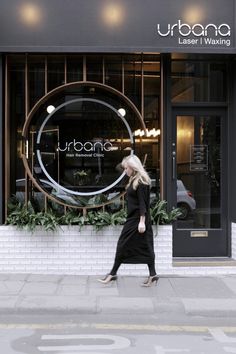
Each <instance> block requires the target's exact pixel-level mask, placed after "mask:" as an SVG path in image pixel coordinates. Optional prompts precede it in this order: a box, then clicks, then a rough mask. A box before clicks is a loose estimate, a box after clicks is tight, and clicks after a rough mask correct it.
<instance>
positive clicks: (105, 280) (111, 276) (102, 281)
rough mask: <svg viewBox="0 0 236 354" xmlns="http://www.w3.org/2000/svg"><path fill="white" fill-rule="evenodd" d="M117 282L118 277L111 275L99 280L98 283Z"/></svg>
mask: <svg viewBox="0 0 236 354" xmlns="http://www.w3.org/2000/svg"><path fill="white" fill-rule="evenodd" d="M115 280H117V275H111V274H107V275H106V276H105V278H103V279H97V281H99V282H100V283H102V284H108V283H110V282H111V281H115Z"/></svg>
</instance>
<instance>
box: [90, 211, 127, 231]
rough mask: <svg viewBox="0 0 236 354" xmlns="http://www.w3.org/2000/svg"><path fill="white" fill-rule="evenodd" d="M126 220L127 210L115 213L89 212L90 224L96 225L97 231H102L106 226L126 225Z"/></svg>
mask: <svg viewBox="0 0 236 354" xmlns="http://www.w3.org/2000/svg"><path fill="white" fill-rule="evenodd" d="M125 220H126V210H124V209H122V210H119V211H117V212H115V213H109V212H107V211H98V212H89V213H88V222H89V224H92V225H94V227H95V229H96V230H97V231H99V230H101V229H102V228H103V227H104V226H116V225H122V224H124V222H125Z"/></svg>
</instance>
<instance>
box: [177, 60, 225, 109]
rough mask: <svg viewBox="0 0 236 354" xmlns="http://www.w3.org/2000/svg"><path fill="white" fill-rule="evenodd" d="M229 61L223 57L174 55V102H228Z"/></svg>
mask: <svg viewBox="0 0 236 354" xmlns="http://www.w3.org/2000/svg"><path fill="white" fill-rule="evenodd" d="M226 97H227V62H226V61H225V60H223V59H222V57H221V58H220V57H217V56H214V57H212V58H210V57H206V59H204V60H203V59H202V58H199V57H198V56H197V55H195V57H194V58H193V57H192V56H189V57H187V56H186V55H182V56H181V55H173V59H172V64H171V99H172V103H176V102H178V103H184V102H192V103H194V102H225V101H226Z"/></svg>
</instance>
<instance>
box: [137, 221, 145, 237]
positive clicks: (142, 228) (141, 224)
mask: <svg viewBox="0 0 236 354" xmlns="http://www.w3.org/2000/svg"><path fill="white" fill-rule="evenodd" d="M145 231H146V225H145V223H144V222H143V221H140V222H139V224H138V232H139V233H140V234H143V233H144V232H145Z"/></svg>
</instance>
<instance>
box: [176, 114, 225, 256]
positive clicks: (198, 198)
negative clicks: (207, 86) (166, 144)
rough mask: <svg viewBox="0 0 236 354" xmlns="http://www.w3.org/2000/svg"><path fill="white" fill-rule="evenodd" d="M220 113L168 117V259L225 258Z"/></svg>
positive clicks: (222, 125) (223, 118) (223, 126)
mask: <svg viewBox="0 0 236 354" xmlns="http://www.w3.org/2000/svg"><path fill="white" fill-rule="evenodd" d="M225 117H226V116H225V114H224V112H221V111H219V112H215V111H214V112H213V111H210V112H209V113H208V112H205V111H203V110H202V111H201V110H199V111H198V112H194V111H193V110H192V111H190V110H183V111H182V112H181V110H179V111H177V110H176V112H175V113H174V116H173V121H172V123H173V141H172V186H173V202H174V205H177V206H178V207H179V208H180V209H181V211H182V215H181V216H180V217H179V219H178V220H177V221H176V223H175V225H174V256H177V257H178V256H181V257H182V256H193V257H194V256H197V257H199V256H223V255H224V256H226V255H227V233H226V226H227V211H226V206H227V188H226V185H227V183H226V177H227V163H226V160H227V159H226V156H227V155H226V144H224V143H225V141H227V140H226V139H225V135H226V121H225Z"/></svg>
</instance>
